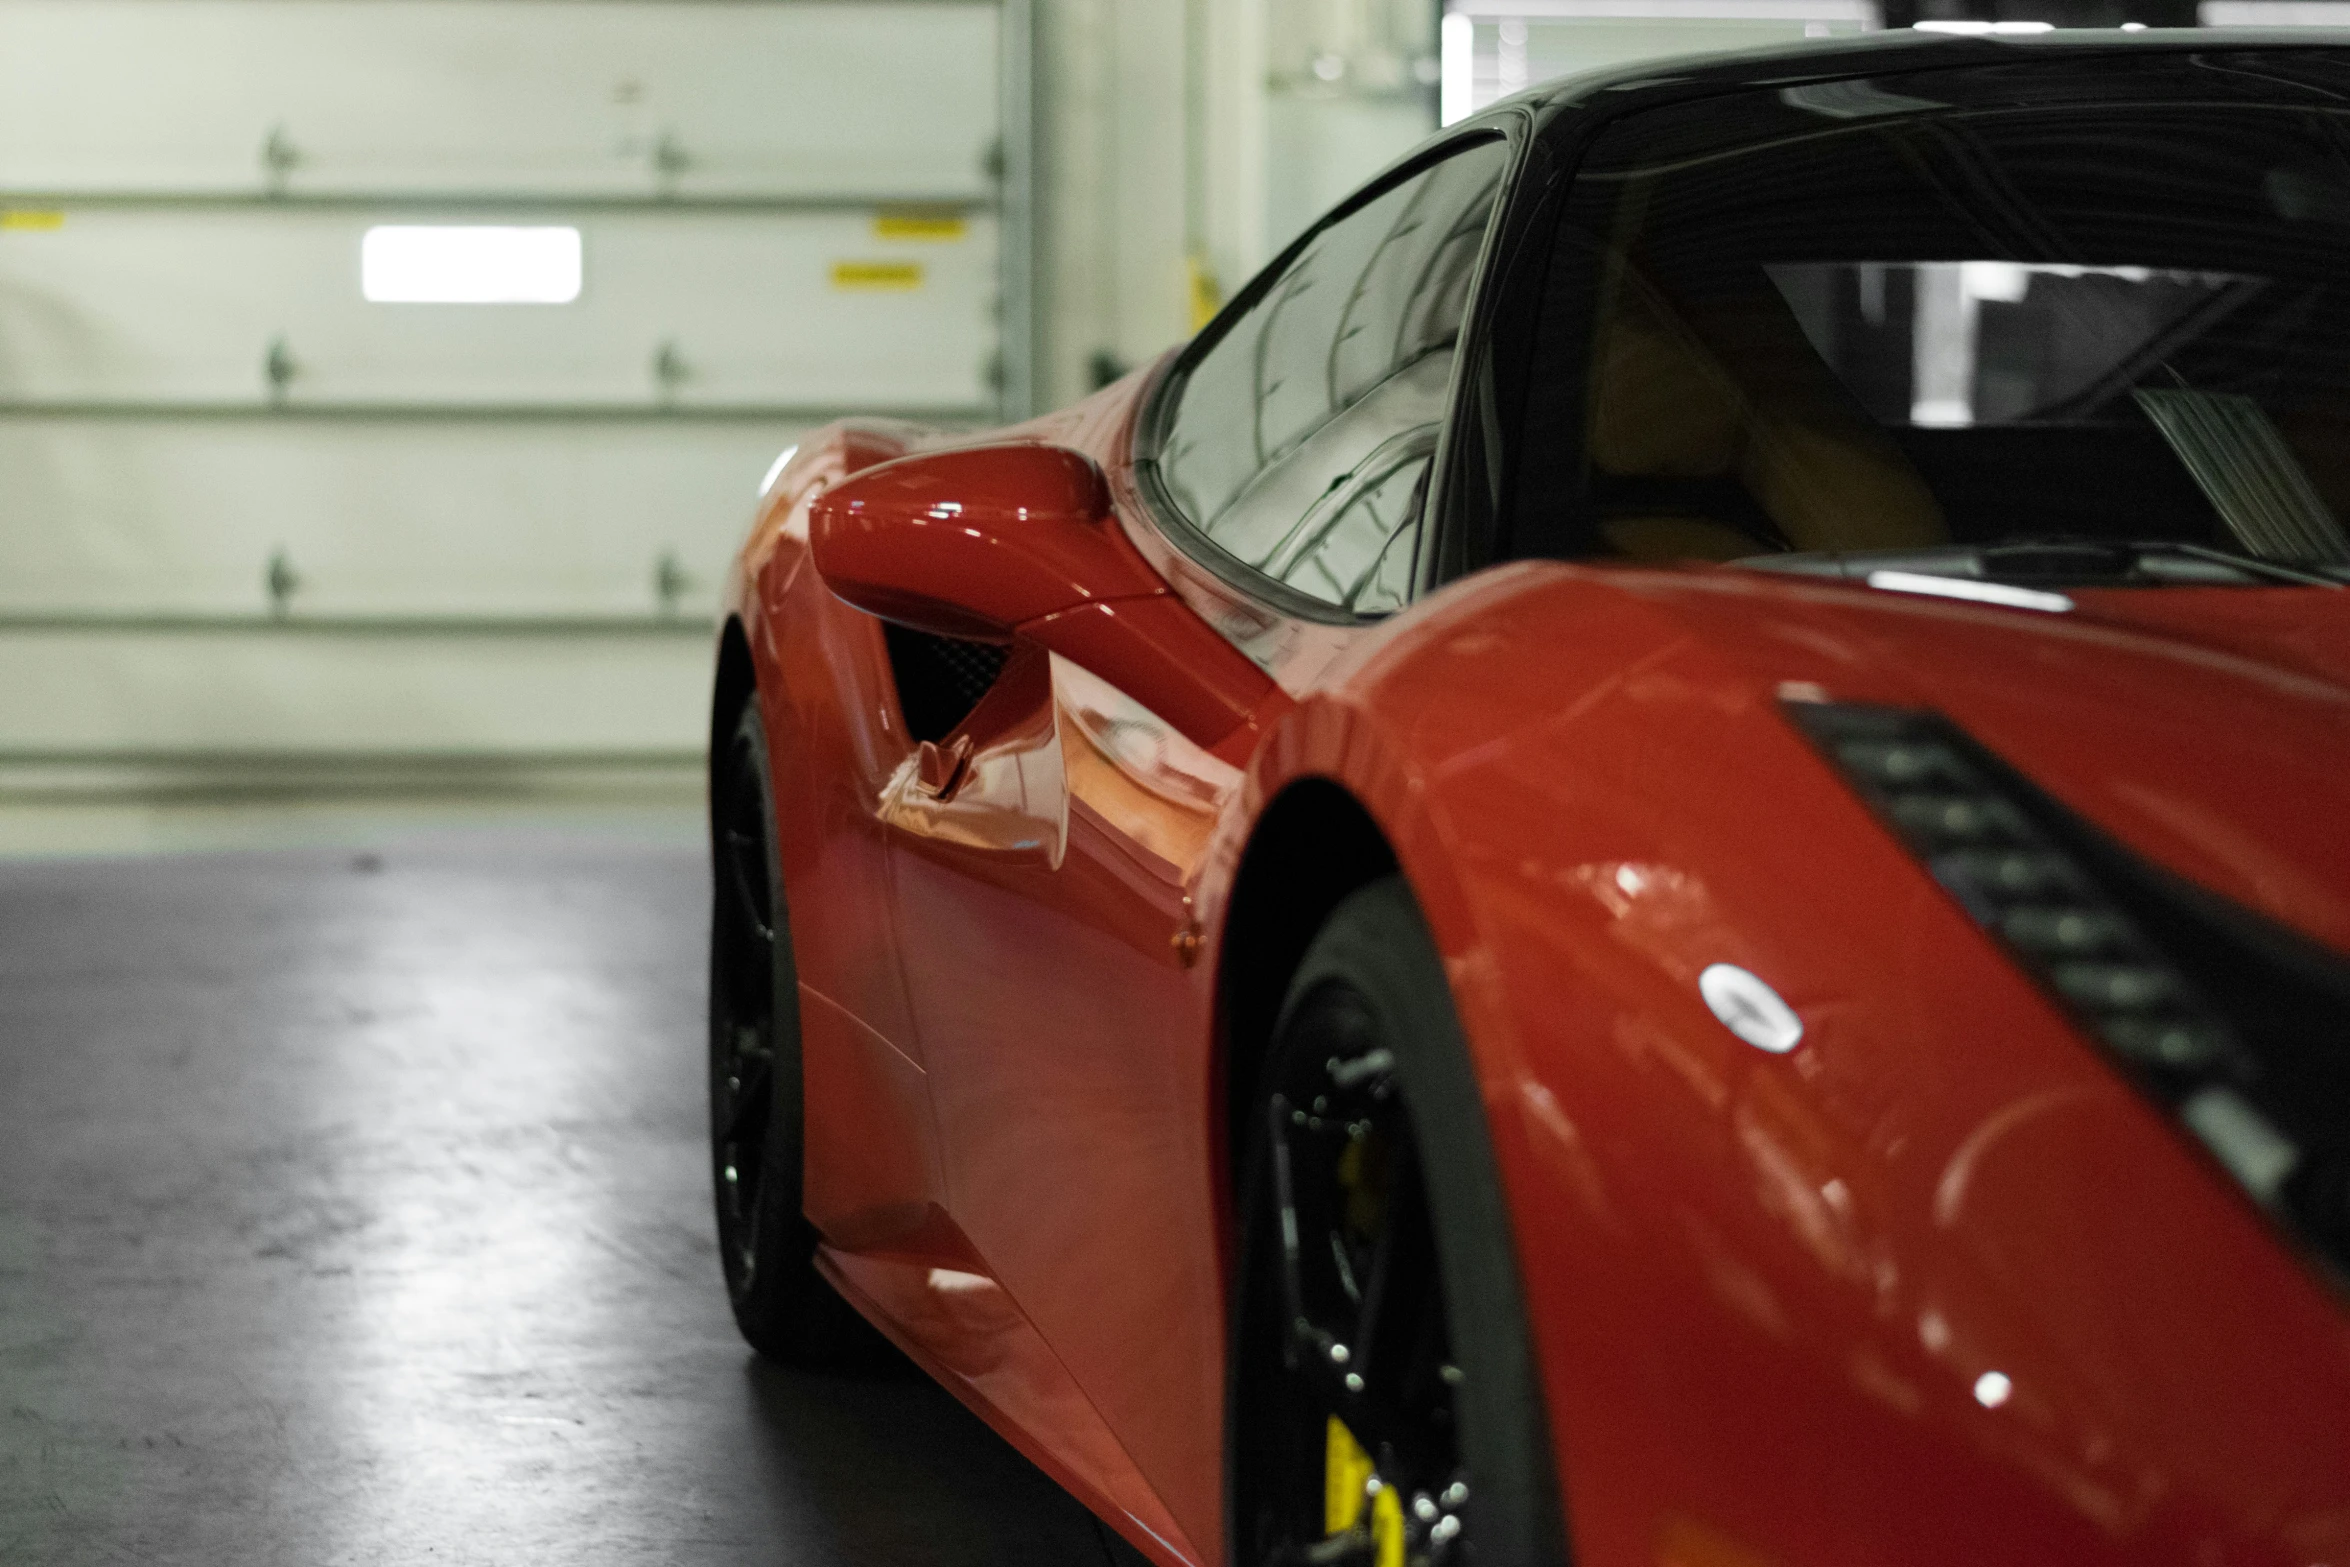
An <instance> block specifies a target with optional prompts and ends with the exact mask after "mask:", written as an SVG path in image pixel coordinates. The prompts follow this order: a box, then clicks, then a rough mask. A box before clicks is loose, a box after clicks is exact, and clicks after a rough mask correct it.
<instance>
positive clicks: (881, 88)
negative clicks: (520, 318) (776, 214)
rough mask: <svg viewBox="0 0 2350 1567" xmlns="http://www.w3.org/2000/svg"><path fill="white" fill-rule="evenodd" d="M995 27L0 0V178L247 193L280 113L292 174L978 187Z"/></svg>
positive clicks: (946, 8)
mask: <svg viewBox="0 0 2350 1567" xmlns="http://www.w3.org/2000/svg"><path fill="white" fill-rule="evenodd" d="M995 48H996V13H995V9H994V7H993V6H990V5H976V4H964V5H956V4H940V3H929V4H905V5H887V4H879V5H844V4H796V5H746V4H742V3H739V0H737V3H723V0H720V3H702V4H696V3H692V0H668V3H661V4H645V3H607V4H599V3H596V0H567V3H565V4H563V5H562V6H561V9H560V12H559V13H558V14H556V15H554V16H550V15H549V14H548V12H547V10H546V9H545V8H544V7H542V6H538V5H530V4H523V5H516V4H509V3H500V0H269V3H262V4H256V3H253V0H8V3H7V4H5V5H0V187H5V188H14V189H26V188H32V189H86V188H102V189H116V188H124V187H129V188H139V189H146V188H152V187H155V186H157V185H164V186H170V187H194V188H204V189H247V188H252V187H254V186H255V185H256V184H257V183H258V182H259V181H260V179H261V178H262V175H263V166H262V162H261V149H262V147H263V145H264V143H265V142H266V141H267V140H268V138H269V137H270V136H271V134H272V133H273V132H278V133H280V134H281V138H282V141H283V143H284V144H285V145H286V146H288V147H290V148H291V149H293V151H294V152H295V153H296V155H297V159H296V161H295V162H294V163H293V165H292V166H291V168H289V169H288V170H286V171H285V178H286V184H287V187H288V188H289V189H293V190H303V189H330V190H379V191H380V190H411V189H425V190H450V191H474V190H481V191H505V190H541V189H552V190H567V191H575V192H578V191H603V192H635V191H646V190H651V189H654V188H661V187H666V188H671V189H674V190H676V191H678V192H680V193H696V192H704V193H716V192H735V193H741V192H754V193H762V194H768V193H776V192H786V191H788V192H799V193H804V194H807V193H822V192H844V191H846V192H855V193H869V194H877V195H899V196H904V197H924V196H950V195H958V194H960V195H964V196H969V197H979V196H983V195H985V194H986V193H987V189H988V180H987V175H986V156H987V151H988V148H989V145H990V144H991V142H992V141H993V139H994V136H995V127H996V118H997V114H996V103H995V78H994V71H993V69H992V65H993V61H994V58H995ZM59 60H72V61H76V62H81V63H82V68H78V69H74V70H67V71H60V70H57V69H55V68H54V65H55V62H57V61H59ZM96 61H102V62H104V69H102V70H101V69H92V68H89V66H88V62H96ZM909 104H918V105H920V106H921V111H920V113H919V114H910V113H908V112H907V105H909ZM420 106H429V107H428V109H427V110H426V112H420ZM664 138H666V140H667V142H668V144H669V146H670V148H671V149H672V152H671V156H670V158H669V159H668V162H667V167H666V169H665V168H664V166H663V162H662V160H661V159H660V158H659V157H657V154H656V149H657V148H658V147H659V145H660V144H661V142H662V141H663V139H664Z"/></svg>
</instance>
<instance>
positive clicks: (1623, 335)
mask: <svg viewBox="0 0 2350 1567" xmlns="http://www.w3.org/2000/svg"><path fill="white" fill-rule="evenodd" d="M1950 74H1952V75H1955V74H1957V73H1950ZM1978 74H1980V73H1978ZM2050 96H2051V97H2054V98H2057V99H2058V101H2054V102H2049V101H2041V102H2026V103H2020V104H2008V105H1996V106H1988V107H1970V106H1959V105H1953V104H1945V103H1939V102H1937V101H1935V99H1934V97H1933V95H1931V94H1930V93H1924V92H1921V91H1920V90H1919V79H1915V78H1895V79H1892V80H1891V81H1890V82H1887V83H1867V82H1860V83H1849V82H1848V83H1837V84H1832V85H1831V86H1830V87H1825V88H1823V87H1818V86H1812V87H1798V88H1789V89H1784V90H1780V91H1778V92H1775V93H1770V94H1750V95H1745V97H1746V101H1744V102H1742V103H1740V104H1737V105H1735V106H1734V107H1732V108H1729V109H1725V108H1723V107H1722V106H1720V104H1719V103H1712V104H1704V105H1693V106H1686V107H1683V108H1680V109H1674V110H1658V111H1652V112H1651V113H1648V114H1641V115H1634V116H1631V117H1629V118H1628V119H1626V120H1625V121H1623V122H1620V123H1619V125H1618V126H1617V127H1616V128H1614V129H1612V130H1611V131H1610V132H1609V133H1608V134H1606V135H1604V136H1602V137H1601V138H1600V140H1599V142H1598V143H1597V144H1596V146H1595V147H1594V149H1593V151H1592V153H1591V154H1590V156H1589V157H1588V158H1587V159H1586V161H1585V163H1584V166H1583V169H1582V171H1581V173H1580V175H1579V176H1578V180H1577V186H1576V191H1575V194H1574V196H1573V198H1572V199H1571V201H1570V205H1569V210H1568V213H1567V218H1566V228H1565V231H1564V237H1565V239H1566V240H1567V244H1566V245H1565V246H1564V247H1563V249H1562V255H1563V256H1564V257H1565V258H1566V261H1567V264H1568V265H1569V266H1571V267H1573V268H1575V269H1577V270H1578V271H1579V272H1580V274H1581V282H1582V286H1581V287H1580V288H1579V289H1577V290H1575V293H1576V294H1577V295H1579V297H1580V298H1582V299H1584V300H1587V301H1589V302H1590V303H1591V305H1592V306H1593V307H1595V308H1592V309H1591V310H1590V313H1589V314H1588V316H1586V317H1584V318H1583V319H1582V320H1581V321H1580V322H1579V323H1578V332H1577V335H1578V337H1579V338H1580V341H1581V343H1582V345H1583V353H1582V355H1581V363H1582V364H1583V365H1584V366H1585V367H1586V370H1585V373H1584V375H1583V378H1582V380H1583V384H1582V386H1581V388H1580V396H1579V397H1578V398H1576V399H1574V400H1573V401H1572V402H1571V403H1570V404H1568V406H1569V407H1570V408H1571V409H1572V411H1573V412H1574V413H1575V414H1576V415H1578V416H1579V422H1580V423H1581V425H1582V428H1583V431H1584V438H1583V440H1582V442H1581V443H1580V465H1579V472H1578V473H1577V475H1576V477H1575V482H1574V485H1573V489H1574V491H1575V493H1574V495H1573V496H1572V498H1571V500H1570V501H1569V503H1568V505H1567V507H1566V508H1565V509H1566V511H1567V512H1568V514H1569V515H1568V517H1567V519H1566V526H1565V528H1564V530H1563V532H1562V534H1561V538H1562V541H1563V543H1564V544H1565V546H1566V547H1565V548H1564V549H1562V550H1560V551H1558V552H1559V553H1567V554H1577V555H1585V556H1596V557H1614V558H1626V559H1633V560H1675V559H1700V560H1734V559H1744V558H1749V557H1754V556H1761V555H1770V554H1788V553H1811V552H1850V551H1902V552H1907V553H1909V554H1912V555H1915V554H1917V553H1918V552H1933V551H1937V550H1939V551H1948V552H1954V553H1962V554H1967V555H1969V557H1970V558H1972V559H1973V560H1974V561H1975V562H1976V563H1977V567H1978V569H1979V567H1980V563H1981V561H1982V559H1983V558H1984V550H1985V548H1986V547H1993V546H2016V545H2038V544H2064V545H2067V546H2078V545H2096V546H2100V547H2099V548H2096V549H2089V550H2087V551H2085V552H2084V551H2083V550H2080V549H2077V548H2076V549H2073V550H2072V553H2071V556H2070V557H2069V558H2071V559H2073V560H2075V561H2076V562H2078V561H2081V560H2088V561H2093V562H2094V561H2106V562H2112V561H2124V562H2136V561H2140V560H2141V558H2142V557H2145V556H2148V555H2154V556H2162V557H2163V558H2166V559H2172V560H2181V561H2184V560H2206V561H2207V560H2208V559H2210V558H2215V557H2214V556H2213V555H2212V553H2211V552H2224V553H2226V554H2231V555H2236V556H2242V557H2250V558H2253V559H2255V560H2259V561H2268V562H2285V563H2298V564H2301V565H2305V566H2319V567H2327V568H2331V567H2336V566H2339V565H2342V564H2344V563H2350V540H2346V539H2345V536H2344V531H2343V526H2342V522H2341V519H2342V518H2344V517H2350V267H2345V264H2344V263H2345V260H2346V259H2350V254H2346V245H2345V242H2346V241H2350V116H2346V115H2344V114H2342V113H2338V112H2336V111H2334V110H2333V109H2330V108H2325V107H2320V106H2317V105H2315V104H2311V105H2306V106H2304V105H2301V104H2294V103H2287V102H2277V103H2259V102H2241V101H2238V102H2227V101H2220V102H2210V101H2205V102H2192V101H2188V102H2166V101H2160V100H2159V99H2156V100H2153V101H2147V100H2144V99H2141V100H2140V101H2136V102H2130V101H2124V102H2120V103H2115V102H2110V101H2108V102H2099V103H2094V104H2077V105H2074V104H2066V103H2064V102H2062V101H2061V97H2060V95H2054V94H2052V95H2050ZM2280 96H2284V95H2283V94H2281V93H2280ZM1553 297H1554V298H1557V297H1561V295H1559V294H1557V293H1554V295H1553ZM1575 404H1579V405H1580V406H1579V407H1577V406H1574V405H1575ZM2130 545H2148V546H2153V547H2154V548H2153V549H2151V550H2129V549H2126V548H2120V547H2122V546H2130ZM2179 545H2185V546H2192V547H2193V549H2192V550H2189V551H2186V552H2181V551H2178V550H2176V549H2171V550H2170V551H2169V553H2168V554H2167V555H2165V554H2164V547H2165V546H2179ZM2105 546H2113V548H2106V547H2105ZM2198 552H2203V553H2198ZM1999 558H2001V559H2010V560H2016V559H2022V558H2024V556H2023V555H2019V554H2017V553H2015V552H2014V551H2013V550H2012V549H2010V550H2009V551H2008V552H2007V553H2006V554H2004V555H2002V556H2000V557H1999ZM2181 569H2182V570H2184V569H2186V568H2181ZM2194 569H2195V570H2199V571H2202V572H2203V573H2204V574H2205V577H2206V578H2208V576H2209V572H2210V570H2211V568H2210V567H2209V565H2208V564H2206V565H2204V566H2200V567H2196V568H2194ZM2122 574H2123V575H2131V576H2133V579H2135V577H2136V576H2138V575H2142V574H2139V573H2135V572H2133V571H2129V570H2125V571H2123V572H2122ZM2190 574H2191V573H2190ZM2145 580H2162V574H2161V573H2160V572H2156V573H2153V574H2152V575H2150V576H2146V577H2145ZM2246 580H2252V578H2250V577H2248V578H2247V579H2246ZM2262 580H2267V579H2262Z"/></svg>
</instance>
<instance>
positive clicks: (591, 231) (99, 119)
mask: <svg viewBox="0 0 2350 1567" xmlns="http://www.w3.org/2000/svg"><path fill="white" fill-rule="evenodd" d="M998 31H999V7H998V5H997V3H995V0H905V3H855V4H846V3H827V0H531V3H521V0H0V211H4V212H7V213H8V214H9V219H8V221H6V222H0V659H5V660H6V665H5V667H6V668H7V670H8V672H9V676H10V678H9V679H8V680H6V681H0V757H4V756H6V755H9V754H17V753H22V752H24V751H25V750H26V749H27V748H30V749H32V750H34V751H41V750H44V749H46V750H50V751H60V752H73V753H75V754H77V755H78V754H80V753H81V751H83V750H86V749H89V748H99V749H105V748H109V747H111V748H116V749H118V750H120V751H122V752H123V753H124V754H125V755H133V754H145V753H149V752H152V751H155V750H157V749H158V748H160V749H163V750H167V751H168V750H172V749H174V748H179V749H183V750H189V751H207V752H218V751H220V750H223V749H229V750H239V749H242V750H252V751H259V752H263V753H275V752H281V751H314V750H319V749H357V750H373V751H380V750H384V749H403V748H406V749H416V750H424V751H431V752H435V753H446V752H449V751H452V750H457V751H466V750H474V751H486V752H493V753H515V752H523V753H535V752H545V751H560V750H564V749H570V750H573V751H580V750H585V751H589V752H599V751H601V750H603V749H607V748H613V747H619V748H626V747H631V746H633V747H637V748H640V749H649V750H651V751H664V752H665V751H674V750H677V749H680V748H690V747H692V746H695V745H697V744H699V742H700V738H701V729H700V726H701V724H702V722H703V714H704V709H705V707H706V703H707V700H708V682H709V645H708V637H707V635H706V630H705V629H704V628H706V623H707V620H708V618H709V617H710V616H711V615H712V614H713V613H714V611H715V609H716V607H717V593H718V589H719V586H720V584H721V580H722V577H723V573H724V571H725V569H726V565H727V562H728V560H729V558H730V556H731V555H732V553H733V551H734V549H735V547H736V546H737V545H738V544H739V542H740V540H741V538H742V533H743V529H744V527H745V525H746V523H747V521H748V518H749V515H750V511H751V507H752V505H753V500H754V496H753V492H754V490H755V489H756V488H757V485H758V482H759V479H760V476H761V475H762V474H764V473H765V472H766V471H767V469H768V467H769V465H770V464H771V463H772V462H773V461H774V459H775V456H776V454H777V452H778V451H779V450H780V449H781V448H782V447H783V446H785V445H786V444H788V443H789V442H791V441H792V440H793V439H794V438H795V437H796V435H797V434H798V433H799V432H800V430H801V429H802V428H804V427H805V426H806V425H808V424H809V423H811V422H813V421H814V420H817V419H820V418H826V417H831V416H834V415H836V414H842V413H853V412H860V411H867V412H879V413H911V414H917V415H922V414H929V415H933V416H941V415H943V416H949V417H953V416H961V417H970V416H973V415H976V414H977V413H978V412H979V410H981V409H984V408H988V407H990V406H992V405H993V404H994V403H995V402H996V401H997V399H998V396H999V393H998V391H997V385H998V381H999V378H1001V372H1000V371H999V369H998V365H999V361H1000V358H1001V356H1002V353H1003V350H1004V338H1003V333H1002V329H1001V326H1000V323H999V306H998V300H999V296H1000V293H1001V290H1002V287H1003V271H1004V269H1003V264H1002V263H1003V254H1004V252H1005V249H1006V246H1005V245H1004V243H1003V242H1002V240H1001V238H1000V233H1001V224H1000V222H999V219H998V218H997V217H996V215H995V198H996V194H997V192H996V188H995V176H994V174H993V173H992V172H991V168H992V165H993V163H994V162H995V159H994V156H993V149H994V148H995V146H996V143H997V141H998V135H999V124H1000V110H999V105H998V94H999V92H1000V91H1001V89H1002V85H1003V81H1004V77H1003V74H1002V72H1001V71H1000V69H999V61H998ZM273 147H274V149H275V152H274V154H273V155H271V156H267V157H265V155H264V154H265V149H269V148H273ZM1015 185H1017V182H1015ZM381 223H400V224H425V225H444V224H463V225H488V226H510V225H518V226H531V225H550V224H560V225H568V226H571V227H575V228H577V229H578V230H579V232H580V238H581V258H582V262H583V268H582V278H581V288H580V292H579V294H578V296H577V298H576V299H574V300H572V301H571V302H569V303H564V304H546V305H443V304H432V305H427V304H406V303H380V302H370V301H368V300H367V299H365V298H364V297H363V290H362V286H361V248H362V239H363V236H364V235H365V234H366V232H367V231H368V229H369V228H370V227H371V226H372V225H376V224H381ZM1023 286H1024V285H1023ZM273 346H278V347H279V351H278V352H276V353H274V354H273V351H272V350H273ZM273 360H274V362H275V364H276V365H277V366H278V367H279V368H280V369H281V370H282V371H283V372H284V373H283V374H273V373H272V372H271V370H270V369H269V368H268V367H269V366H270V365H271V363H272V361H273ZM1014 368H1015V373H1014V375H1013V376H1012V377H1011V378H1009V379H1008V380H1007V382H1006V384H1010V385H1014V386H1018V385H1020V384H1023V383H1022V382H1021V381H1020V380H1019V378H1018V376H1017V367H1014ZM273 560H275V561H278V562H279V566H278V569H277V576H278V580H279V582H280V585H281V586H282V585H283V584H284V583H286V582H287V581H288V580H290V581H291V583H292V584H293V585H292V588H291V591H290V593H285V594H280V595H278V597H277V601H276V602H274V603H273V597H272V594H271V591H270V588H269V586H268V582H269V580H270V574H271V562H272V561H273ZM273 612H275V613H280V614H282V616H283V619H282V620H281V621H278V622H276V623H271V622H269V621H268V620H267V619H266V617H268V616H270V615H271V614H272V613H273ZM553 623H559V624H553Z"/></svg>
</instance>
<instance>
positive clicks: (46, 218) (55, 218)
mask: <svg viewBox="0 0 2350 1567" xmlns="http://www.w3.org/2000/svg"><path fill="white" fill-rule="evenodd" d="M63 227H65V214H64V213H62V212H44V211H36V210H33V209H29V208H24V207H17V208H14V209H11V210H6V211H0V229H61V228H63Z"/></svg>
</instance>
